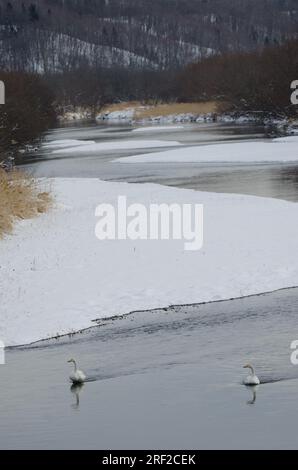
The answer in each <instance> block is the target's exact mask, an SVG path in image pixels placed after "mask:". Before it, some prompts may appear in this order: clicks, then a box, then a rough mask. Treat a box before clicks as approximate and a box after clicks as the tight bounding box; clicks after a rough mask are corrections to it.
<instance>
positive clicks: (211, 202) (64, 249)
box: [0, 144, 298, 345]
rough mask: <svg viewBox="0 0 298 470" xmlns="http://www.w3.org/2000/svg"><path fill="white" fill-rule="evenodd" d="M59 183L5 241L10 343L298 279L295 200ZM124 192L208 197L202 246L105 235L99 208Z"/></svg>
mask: <svg viewBox="0 0 298 470" xmlns="http://www.w3.org/2000/svg"><path fill="white" fill-rule="evenodd" d="M269 145H270V144H269ZM274 145H276V146H277V147H278V144H274ZM283 145H285V144H283ZM280 148H281V151H282V145H281V146H280ZM47 184H48V183H47ZM51 185H52V190H53V194H54V195H55V198H56V205H55V207H54V209H53V210H51V211H50V212H48V213H47V214H43V215H41V216H40V217H39V218H36V219H33V220H29V221H22V222H20V223H18V224H17V225H16V228H15V232H14V234H13V235H11V236H8V237H7V238H6V239H5V240H2V241H1V243H0V260H1V262H0V264H1V269H0V285H1V323H0V339H1V340H3V341H4V342H5V344H6V345H15V344H21V343H29V342H32V341H35V340H38V339H41V338H46V337H50V336H55V335H57V334H63V333H69V332H73V331H77V330H79V329H81V328H85V327H89V326H92V325H93V323H92V320H94V319H98V318H104V317H110V316H113V315H119V314H124V313H127V312H130V311H132V310H138V309H149V308H154V307H162V306H167V305H169V304H183V303H195V302H207V301H215V300H220V299H229V298H233V297H239V296H245V295H249V294H257V293H261V292H266V291H271V290H274V289H279V288H283V287H289V286H297V285H298V263H297V257H296V256H295V255H296V253H297V248H298V218H297V204H295V203H290V202H285V201H280V200H275V199H274V200H273V199H267V198H259V197H253V196H242V195H231V194H215V193H206V192H197V191H193V190H184V189H176V188H169V187H163V186H160V185H155V184H142V185H140V184H128V183H119V182H115V183H114V182H103V181H100V180H98V179H71V178H70V179H59V178H58V179H54V180H52V182H51ZM119 195H126V196H127V198H128V203H133V202H138V203H144V204H146V205H148V204H149V203H150V202H158V203H163V202H165V203H172V202H175V203H202V204H204V214H205V218H204V227H205V228H204V246H203V248H202V249H201V250H200V251H185V250H184V243H183V241H179V240H176V241H145V240H137V241H126V240H121V241H99V240H98V239H97V238H96V237H95V224H96V218H95V208H96V206H97V205H98V204H100V203H111V204H113V205H116V204H117V198H118V196H119Z"/></svg>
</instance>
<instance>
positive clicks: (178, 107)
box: [101, 101, 218, 119]
mask: <svg viewBox="0 0 298 470" xmlns="http://www.w3.org/2000/svg"><path fill="white" fill-rule="evenodd" d="M130 108H134V109H135V115H134V117H135V119H150V118H154V117H157V116H170V115H173V114H186V113H190V114H195V115H196V114H197V115H199V114H208V113H215V112H217V111H218V103H216V102H215V101H206V102H200V103H199V102H198V103H167V104H165V103H160V104H156V103H153V104H151V103H148V104H142V103H141V102H140V101H127V102H123V103H114V104H111V105H107V106H105V107H104V108H103V109H102V110H101V113H108V112H113V111H123V110H125V109H130Z"/></svg>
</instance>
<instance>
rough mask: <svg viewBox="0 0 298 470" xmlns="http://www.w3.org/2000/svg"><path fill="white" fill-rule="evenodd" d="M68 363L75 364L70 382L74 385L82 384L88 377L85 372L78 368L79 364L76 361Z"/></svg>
mask: <svg viewBox="0 0 298 470" xmlns="http://www.w3.org/2000/svg"><path fill="white" fill-rule="evenodd" d="M67 362H72V363H73V364H74V372H73V374H71V375H70V376H69V378H70V380H71V381H72V383H74V384H82V383H83V382H85V380H86V375H85V374H84V372H82V371H81V370H79V369H78V368H77V363H76V361H75V360H74V359H69V361H67Z"/></svg>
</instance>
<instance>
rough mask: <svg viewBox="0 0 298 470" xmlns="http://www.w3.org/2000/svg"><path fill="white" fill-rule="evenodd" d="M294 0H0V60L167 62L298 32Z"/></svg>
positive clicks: (21, 64)
mask: <svg viewBox="0 0 298 470" xmlns="http://www.w3.org/2000/svg"><path fill="white" fill-rule="evenodd" d="M297 24H298V6H297V0H38V1H34V0H11V1H7V0H0V67H1V68H4V69H9V70H22V71H24V70H26V71H28V72H38V73H50V72H51V73H53V72H65V71H71V70H73V69H76V68H82V67H86V66H89V67H97V68H98V67H111V66H118V67H119V66H124V67H129V68H131V67H135V68H151V69H154V68H155V69H156V68H159V69H161V68H162V69H169V68H177V67H180V66H183V65H185V64H187V63H190V62H194V61H196V60H198V59H200V58H202V57H206V56H209V55H212V54H215V53H223V52H232V51H248V50H253V49H256V48H259V47H264V46H268V45H273V44H281V43H283V42H285V41H286V40H287V39H291V38H294V37H297V32H298V28H297Z"/></svg>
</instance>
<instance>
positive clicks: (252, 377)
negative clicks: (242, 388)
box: [243, 364, 260, 385]
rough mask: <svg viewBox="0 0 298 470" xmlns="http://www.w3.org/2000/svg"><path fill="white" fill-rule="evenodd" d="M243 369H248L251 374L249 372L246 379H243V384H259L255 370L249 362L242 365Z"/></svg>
mask: <svg viewBox="0 0 298 470" xmlns="http://www.w3.org/2000/svg"><path fill="white" fill-rule="evenodd" d="M243 368H244V369H250V370H251V374H249V375H248V376H247V377H246V379H244V384H245V385H259V384H260V379H259V378H258V377H257V376H256V374H255V370H254V368H253V366H252V365H251V364H246V365H245V366H243Z"/></svg>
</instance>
